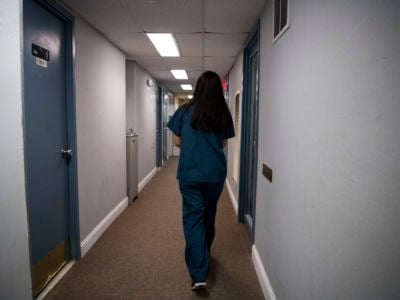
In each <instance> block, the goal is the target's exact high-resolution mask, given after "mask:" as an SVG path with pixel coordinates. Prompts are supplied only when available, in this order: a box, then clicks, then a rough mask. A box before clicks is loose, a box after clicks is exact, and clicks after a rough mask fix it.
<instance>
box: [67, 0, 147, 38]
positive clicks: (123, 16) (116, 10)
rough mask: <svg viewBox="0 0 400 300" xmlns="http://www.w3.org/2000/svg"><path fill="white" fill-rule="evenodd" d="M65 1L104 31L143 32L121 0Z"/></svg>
mask: <svg viewBox="0 0 400 300" xmlns="http://www.w3.org/2000/svg"><path fill="white" fill-rule="evenodd" d="M63 2H64V3H65V4H66V5H67V6H68V7H70V8H71V9H72V10H73V11H75V12H77V13H78V14H79V15H80V16H82V17H83V18H84V19H85V20H86V21H87V22H89V23H90V24H91V25H93V26H94V27H95V28H97V29H98V30H99V31H101V32H103V33H106V32H143V28H142V27H141V26H140V25H139V23H138V22H136V20H135V19H133V18H132V16H131V14H130V12H129V10H127V9H126V7H124V6H123V5H122V4H121V3H120V2H119V1H108V0H85V1H82V0H63Z"/></svg>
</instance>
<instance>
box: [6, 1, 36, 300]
mask: <svg viewBox="0 0 400 300" xmlns="http://www.w3.org/2000/svg"><path fill="white" fill-rule="evenodd" d="M21 11H22V4H21V3H20V1H14V0H3V1H1V2H0V24H1V25H0V45H2V47H3V48H4V47H5V46H6V47H7V51H2V54H1V56H2V59H1V60H0V94H1V101H0V140H1V147H0V157H1V160H0V241H1V242H0V299H31V298H32V292H31V289H32V287H31V277H30V276H31V275H30V259H29V240H28V224H27V209H26V198H25V174H24V149H23V129H22V119H23V112H22V96H23V95H22V73H21V68H22V66H21V64H22V60H21V55H22V53H21V34H22V26H21V25H22V22H21V17H22V16H21Z"/></svg>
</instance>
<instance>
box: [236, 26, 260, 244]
mask: <svg viewBox="0 0 400 300" xmlns="http://www.w3.org/2000/svg"><path fill="white" fill-rule="evenodd" d="M258 35H259V29H258V27H257V29H256V31H255V32H254V33H253V34H252V36H251V38H250V40H249V42H248V43H247V45H246V47H245V49H244V56H243V101H242V133H241V136H242V140H241V146H240V147H241V154H240V182H239V220H240V221H242V222H245V224H246V225H247V227H248V229H249V232H250V235H251V237H252V239H253V240H254V230H255V212H256V205H255V204H256V184H257V150H258V85H259V78H258V77H259V75H258V74H259V38H258Z"/></svg>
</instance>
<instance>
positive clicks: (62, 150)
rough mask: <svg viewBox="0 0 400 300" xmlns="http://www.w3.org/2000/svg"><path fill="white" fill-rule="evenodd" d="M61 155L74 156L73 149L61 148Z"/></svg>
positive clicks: (65, 156)
mask: <svg viewBox="0 0 400 300" xmlns="http://www.w3.org/2000/svg"><path fill="white" fill-rule="evenodd" d="M61 155H62V156H63V157H64V158H68V159H69V158H71V157H72V149H61Z"/></svg>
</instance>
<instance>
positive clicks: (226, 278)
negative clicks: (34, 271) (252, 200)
mask: <svg viewBox="0 0 400 300" xmlns="http://www.w3.org/2000/svg"><path fill="white" fill-rule="evenodd" d="M177 162H178V159H177V158H171V159H170V160H169V161H168V162H167V164H166V165H165V166H164V167H163V168H162V169H161V170H160V172H158V173H157V175H156V176H155V177H154V178H153V179H152V180H151V182H150V183H149V184H148V185H147V186H146V187H145V188H144V189H143V190H142V192H141V193H140V195H139V198H138V199H137V200H135V201H134V202H133V204H132V205H130V206H129V207H128V208H127V209H126V210H125V211H124V212H123V213H122V214H121V216H120V217H119V218H118V219H117V220H116V221H115V222H114V223H113V224H112V225H111V226H110V227H109V228H108V229H107V231H106V232H105V233H104V235H103V236H102V237H101V238H100V239H99V240H98V241H97V243H96V244H95V245H94V246H93V248H92V249H91V250H90V251H89V252H88V254H87V255H86V256H85V257H84V258H83V259H81V260H80V261H79V262H77V263H76V264H75V265H74V266H73V268H72V269H71V270H70V271H69V272H68V274H67V275H66V276H65V277H64V278H63V279H62V280H61V281H60V283H59V284H58V285H57V286H56V287H55V288H54V289H53V290H52V291H51V293H50V294H49V295H48V297H46V299H198V298H211V299H264V297H263V295H262V291H261V288H260V285H259V283H258V281H257V277H256V274H255V271H254V268H253V265H252V262H251V255H250V247H251V244H250V239H249V235H248V233H247V231H246V228H245V226H244V224H241V223H238V222H237V217H236V215H235V213H234V210H233V208H232V205H231V202H230V199H229V196H228V193H227V192H226V190H224V191H223V193H222V195H221V199H220V202H219V204H218V212H217V221H216V236H215V240H214V244H213V246H212V248H211V262H210V263H211V266H210V268H211V270H210V276H209V279H208V288H207V290H204V291H201V292H193V291H192V290H191V289H190V284H191V280H190V277H189V274H188V272H187V269H186V265H185V262H184V238H183V229H182V220H181V196H180V193H179V190H178V183H177V181H176V179H175V175H176V168H177Z"/></svg>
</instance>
